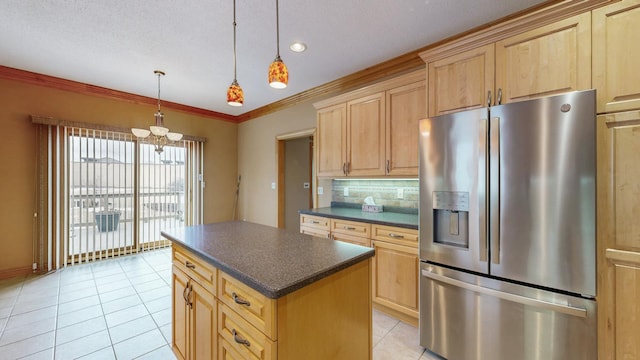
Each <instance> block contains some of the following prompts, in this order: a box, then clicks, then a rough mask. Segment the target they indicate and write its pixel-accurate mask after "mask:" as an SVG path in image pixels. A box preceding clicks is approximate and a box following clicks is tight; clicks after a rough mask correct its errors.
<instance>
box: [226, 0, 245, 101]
mask: <svg viewBox="0 0 640 360" xmlns="http://www.w3.org/2000/svg"><path fill="white" fill-rule="evenodd" d="M227 104H229V105H231V106H242V104H244V92H243V91H242V88H241V87H240V85H239V84H238V80H237V79H236V0H233V82H232V83H231V85H230V86H229V88H228V89H227Z"/></svg>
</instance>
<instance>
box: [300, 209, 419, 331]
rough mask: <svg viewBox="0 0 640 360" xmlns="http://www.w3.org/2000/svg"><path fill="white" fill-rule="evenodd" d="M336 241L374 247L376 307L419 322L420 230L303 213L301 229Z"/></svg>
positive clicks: (372, 296) (410, 320)
mask: <svg viewBox="0 0 640 360" xmlns="http://www.w3.org/2000/svg"><path fill="white" fill-rule="evenodd" d="M320 231H321V232H322V234H325V233H326V234H327V235H326V236H322V237H329V238H330V239H334V240H337V241H343V242H348V243H352V244H356V245H362V246H368V247H373V248H375V250H376V255H375V256H374V258H373V264H372V270H371V271H372V276H371V291H372V293H371V301H372V303H373V307H374V308H376V309H378V310H380V311H382V312H384V313H387V314H389V315H391V316H393V317H396V318H398V319H400V320H402V321H404V322H406V323H409V324H412V325H415V326H417V325H418V310H419V301H418V296H419V295H418V294H419V288H418V286H419V276H418V271H419V266H420V259H419V255H418V230H414V229H406V228H400V227H395V226H384V225H377V224H370V223H366V222H361V221H350V220H341V219H332V218H327V217H322V216H314V215H304V214H303V215H300V232H301V233H303V234H309V235H314V236H319V235H315V234H317V233H318V232H320Z"/></svg>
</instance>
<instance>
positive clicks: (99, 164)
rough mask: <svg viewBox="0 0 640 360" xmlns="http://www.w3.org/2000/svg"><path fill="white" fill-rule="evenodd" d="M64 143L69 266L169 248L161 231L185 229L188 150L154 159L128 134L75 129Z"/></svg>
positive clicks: (175, 148)
mask: <svg viewBox="0 0 640 360" xmlns="http://www.w3.org/2000/svg"><path fill="white" fill-rule="evenodd" d="M68 140H69V141H68V152H67V153H68V171H69V172H68V226H69V232H68V241H67V244H66V249H67V251H66V252H65V253H66V254H67V256H68V258H67V262H69V263H76V262H85V261H91V260H96V259H98V258H104V257H112V256H117V255H122V254H127V253H131V252H137V251H139V250H146V249H152V248H156V247H162V246H166V245H168V242H167V240H166V239H164V238H162V236H161V234H160V231H161V230H162V229H166V228H171V227H176V226H182V225H184V224H185V212H186V208H185V205H186V203H187V199H186V198H185V184H186V168H185V163H186V158H187V154H186V147H185V146H166V147H165V148H164V151H163V152H161V153H157V152H155V148H154V146H152V145H149V144H139V143H137V142H136V141H135V140H134V139H133V137H132V136H131V135H129V134H123V133H115V132H109V131H101V130H87V129H78V128H71V129H69V137H68ZM180 144H184V142H180Z"/></svg>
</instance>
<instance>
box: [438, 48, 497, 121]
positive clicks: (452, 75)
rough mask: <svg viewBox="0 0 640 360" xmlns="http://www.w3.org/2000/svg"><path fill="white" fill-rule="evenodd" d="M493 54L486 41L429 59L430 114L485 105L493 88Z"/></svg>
mask: <svg viewBox="0 0 640 360" xmlns="http://www.w3.org/2000/svg"><path fill="white" fill-rule="evenodd" d="M494 55H495V51H494V46H493V44H489V45H486V46H482V47H479V48H476V49H472V50H468V51H465V52H462V53H459V54H456V55H453V56H449V57H447V58H444V59H441V60H436V61H432V62H428V63H427V70H428V74H427V81H428V83H429V101H428V109H427V110H428V111H427V114H428V115H429V117H433V116H437V115H442V114H447V113H451V112H455V111H460V110H465V109H475V108H481V107H485V106H487V95H488V92H489V91H493V88H494V86H493V85H494V79H495V75H494V74H495V73H494V66H495V62H494Z"/></svg>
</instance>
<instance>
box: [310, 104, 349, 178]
mask: <svg viewBox="0 0 640 360" xmlns="http://www.w3.org/2000/svg"><path fill="white" fill-rule="evenodd" d="M317 125H318V127H317V134H318V136H317V138H318V172H317V174H318V176H344V175H345V166H346V164H345V162H346V154H347V105H346V104H345V103H342V104H338V105H333V106H329V107H327V108H323V109H320V110H318V113H317Z"/></svg>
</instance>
